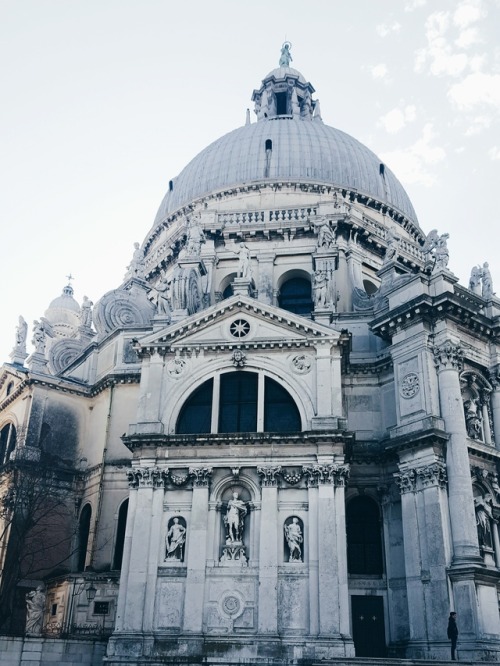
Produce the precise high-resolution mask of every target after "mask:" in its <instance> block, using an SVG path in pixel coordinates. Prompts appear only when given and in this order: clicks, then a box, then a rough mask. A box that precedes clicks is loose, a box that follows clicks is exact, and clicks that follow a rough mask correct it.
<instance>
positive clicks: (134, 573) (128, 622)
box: [117, 466, 162, 631]
mask: <svg viewBox="0 0 500 666" xmlns="http://www.w3.org/2000/svg"><path fill="white" fill-rule="evenodd" d="M161 474H162V473H161V471H160V470H159V469H158V468H157V467H154V466H151V467H148V466H144V467H136V468H135V469H133V470H132V471H131V472H130V473H129V480H130V483H131V484H132V486H133V488H134V489H135V490H134V492H131V505H130V506H129V511H131V514H130V517H129V518H128V520H127V523H128V525H133V527H132V533H131V534H130V538H131V543H130V545H129V544H126V545H127V551H126V558H125V561H124V569H125V570H126V573H125V574H124V575H126V576H127V580H126V588H125V589H124V590H123V592H124V597H122V599H123V604H122V603H121V600H119V602H118V607H119V609H120V610H121V612H122V617H123V622H122V623H120V622H119V621H118V618H117V629H118V626H119V625H121V626H120V628H121V629H122V630H124V631H142V630H143V629H144V628H145V627H144V621H145V613H146V588H147V582H148V575H149V574H150V571H151V568H150V562H149V559H148V558H149V557H153V558H154V559H155V560H157V557H158V553H157V552H154V553H150V552H148V546H149V545H150V542H151V535H152V531H153V529H158V526H157V525H156V524H155V523H154V521H153V493H154V486H155V485H156V484H157V483H159V481H158V479H161ZM134 496H135V501H134ZM160 497H162V491H161V494H160ZM157 503H158V502H157ZM127 529H128V527H127ZM156 564H157V562H156ZM124 582H125V581H124ZM120 591H121V586H120ZM153 597H154V595H153ZM153 602H154V599H153ZM148 629H151V627H150V626H149V627H148Z"/></svg>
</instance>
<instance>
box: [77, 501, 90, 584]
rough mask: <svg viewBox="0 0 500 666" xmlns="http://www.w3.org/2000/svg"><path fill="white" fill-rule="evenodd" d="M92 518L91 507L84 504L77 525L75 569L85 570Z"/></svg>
mask: <svg viewBox="0 0 500 666" xmlns="http://www.w3.org/2000/svg"><path fill="white" fill-rule="evenodd" d="M91 518H92V509H91V507H90V504H86V505H85V506H84V507H83V509H82V512H81V514H80V523H79V525H78V563H77V571H84V570H85V563H86V561H87V547H88V545H89V534H90V519H91Z"/></svg>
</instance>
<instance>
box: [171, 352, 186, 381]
mask: <svg viewBox="0 0 500 666" xmlns="http://www.w3.org/2000/svg"><path fill="white" fill-rule="evenodd" d="M186 367H187V361H185V360H184V359H183V358H177V357H176V358H174V359H172V360H171V361H169V362H168V363H167V373H168V374H169V376H170V377H173V378H174V379H176V378H177V377H180V376H181V375H182V374H183V373H184V371H185V370H186Z"/></svg>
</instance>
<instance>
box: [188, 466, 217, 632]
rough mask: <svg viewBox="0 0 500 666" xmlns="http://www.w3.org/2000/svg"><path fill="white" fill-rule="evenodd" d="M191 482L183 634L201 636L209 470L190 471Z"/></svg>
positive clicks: (192, 469)
mask: <svg viewBox="0 0 500 666" xmlns="http://www.w3.org/2000/svg"><path fill="white" fill-rule="evenodd" d="M189 475H190V476H191V477H192V478H193V499H192V504H191V518H190V526H189V543H190V544H191V547H190V548H189V550H188V552H187V562H186V565H187V576H186V596H185V600H184V631H186V632H188V633H197V634H199V633H201V631H202V628H203V604H204V599H205V565H206V560H207V530H208V490H209V482H210V478H211V476H212V468H211V467H190V468H189Z"/></svg>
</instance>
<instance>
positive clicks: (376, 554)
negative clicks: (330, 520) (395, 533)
mask: <svg viewBox="0 0 500 666" xmlns="http://www.w3.org/2000/svg"><path fill="white" fill-rule="evenodd" d="M346 521H347V567H348V571H349V573H351V574H368V575H370V574H376V575H381V574H382V573H383V558H382V535H381V529H380V515H379V510H378V506H377V504H376V503H375V502H374V501H373V500H372V499H371V498H370V497H366V496H360V497H355V498H354V499H352V500H351V501H350V502H349V504H348V505H347V513H346Z"/></svg>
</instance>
